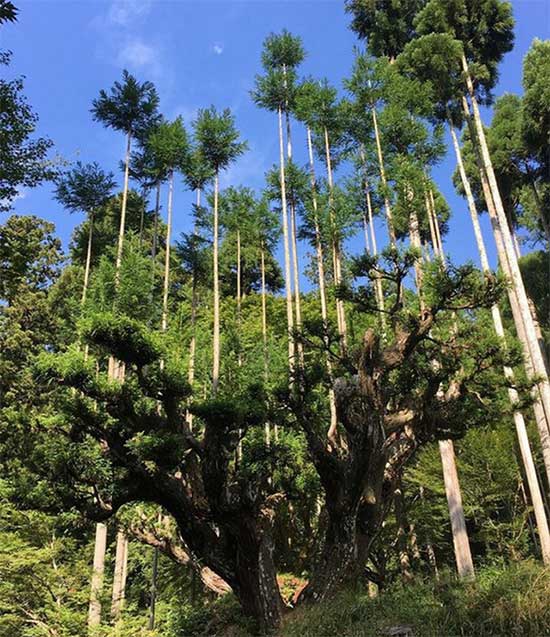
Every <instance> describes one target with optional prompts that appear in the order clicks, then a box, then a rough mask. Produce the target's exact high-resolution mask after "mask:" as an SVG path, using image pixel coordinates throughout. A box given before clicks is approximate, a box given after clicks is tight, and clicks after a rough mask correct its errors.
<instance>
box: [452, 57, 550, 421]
mask: <svg viewBox="0 0 550 637" xmlns="http://www.w3.org/2000/svg"><path fill="white" fill-rule="evenodd" d="M462 66H463V70H464V73H465V75H466V84H467V88H468V93H469V95H470V100H471V103H472V109H473V119H474V124H475V130H476V134H477V135H476V137H477V142H478V144H479V150H480V156H481V162H482V167H483V171H484V172H485V176H486V177H487V181H488V184H489V188H490V191H491V197H492V200H493V203H494V211H495V213H496V217H495V218H494V224H495V227H498V229H499V230H500V233H501V236H502V242H503V247H504V254H503V255H502V256H503V258H504V259H505V260H506V261H507V262H508V268H509V271H510V277H511V283H512V286H513V289H514V291H515V292H516V295H517V299H518V302H519V310H520V314H521V319H522V322H523V327H524V329H525V335H526V337H527V343H528V346H529V351H530V354H531V360H532V363H533V369H534V372H535V374H536V375H537V376H538V377H539V378H540V381H539V382H538V383H537V385H538V389H539V392H540V396H541V402H542V406H543V408H544V412H545V414H546V420H547V422H550V383H549V380H548V373H547V370H546V366H545V364H544V357H543V354H542V351H541V348H540V343H539V341H538V339H537V335H536V331H535V326H534V324H533V318H532V316H531V312H530V309H529V301H528V297H527V294H526V292H525V286H524V283H523V279H522V276H521V272H520V269H519V265H518V261H517V257H516V253H515V251H514V246H513V242H512V236H511V233H510V228H509V227H508V221H507V219H506V213H505V211H504V206H503V204H502V199H501V196H500V191H499V189H498V185H497V181H496V177H495V173H494V170H493V164H492V161H491V157H490V154H489V148H488V145H487V140H486V137H485V131H484V129H483V123H482V121H481V115H480V112H479V107H478V104H477V99H476V96H475V91H474V86H473V83H472V80H471V77H470V75H469V71H468V64H467V62H466V59H465V58H464V57H463V59H462ZM474 141H475V140H474ZM488 208H489V214H491V210H490V206H489V205H488Z"/></svg>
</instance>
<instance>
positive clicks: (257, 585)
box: [233, 525, 284, 634]
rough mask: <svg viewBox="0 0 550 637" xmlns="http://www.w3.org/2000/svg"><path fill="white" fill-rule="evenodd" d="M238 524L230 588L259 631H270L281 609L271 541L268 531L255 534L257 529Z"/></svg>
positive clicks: (281, 601)
mask: <svg viewBox="0 0 550 637" xmlns="http://www.w3.org/2000/svg"><path fill="white" fill-rule="evenodd" d="M240 526H241V529H240V533H239V536H238V545H237V546H236V549H235V550H236V573H235V582H234V584H233V590H234V592H235V595H236V596H237V599H238V600H239V602H240V604H241V607H242V609H243V611H244V613H245V614H246V615H249V616H250V617H254V618H255V619H256V620H257V621H258V623H259V628H260V631H261V633H262V634H268V633H272V632H273V631H274V630H276V629H277V628H278V627H279V626H280V624H281V620H282V615H283V608H284V603H283V600H282V598H281V593H280V591H279V585H278V583H277V575H276V570H275V564H274V562H273V543H272V541H271V537H270V534H269V533H262V532H261V531H260V537H258V529H252V528H249V529H247V528H246V525H240Z"/></svg>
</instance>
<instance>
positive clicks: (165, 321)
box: [161, 170, 174, 332]
mask: <svg viewBox="0 0 550 637" xmlns="http://www.w3.org/2000/svg"><path fill="white" fill-rule="evenodd" d="M173 193H174V171H173V170H172V171H170V177H169V182H168V218H167V222H166V246H165V253H164V285H163V288H162V325H161V329H162V331H163V332H166V329H167V328H168V291H169V289H170V241H171V235H172V199H173Z"/></svg>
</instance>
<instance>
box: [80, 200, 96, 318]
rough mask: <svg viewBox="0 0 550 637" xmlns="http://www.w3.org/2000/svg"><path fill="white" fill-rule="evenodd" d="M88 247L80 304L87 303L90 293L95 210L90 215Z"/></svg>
mask: <svg viewBox="0 0 550 637" xmlns="http://www.w3.org/2000/svg"><path fill="white" fill-rule="evenodd" d="M88 225H89V229H88V247H87V249H86V265H85V266H84V283H83V285H82V296H81V297H80V305H81V306H83V305H84V303H86V294H87V293H88V283H89V281H90V265H91V263H92V242H93V236H94V211H93V210H91V211H90V213H89V215H88Z"/></svg>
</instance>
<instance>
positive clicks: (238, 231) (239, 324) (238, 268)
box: [237, 230, 243, 367]
mask: <svg viewBox="0 0 550 637" xmlns="http://www.w3.org/2000/svg"><path fill="white" fill-rule="evenodd" d="M241 278H242V266H241V231H240V230H237V339H238V348H239V352H238V364H239V367H241V365H242V364H243V361H242V353H241V300H242V291H241Z"/></svg>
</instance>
